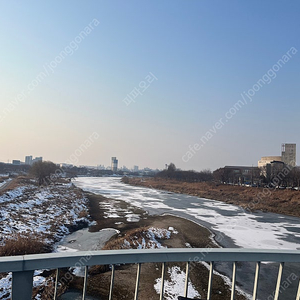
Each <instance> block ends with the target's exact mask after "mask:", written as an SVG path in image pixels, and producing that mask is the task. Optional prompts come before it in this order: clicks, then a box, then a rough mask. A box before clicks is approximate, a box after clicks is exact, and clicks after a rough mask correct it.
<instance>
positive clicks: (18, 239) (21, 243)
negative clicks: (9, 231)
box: [0, 234, 51, 256]
mask: <svg viewBox="0 0 300 300" xmlns="http://www.w3.org/2000/svg"><path fill="white" fill-rule="evenodd" d="M50 250H51V249H50V247H49V246H48V245H46V244H44V243H43V242H41V241H39V240H38V238H36V237H31V236H21V235H20V234H16V235H15V236H14V238H12V239H9V240H7V241H6V243H5V245H4V246H1V247H0V256H14V255H25V254H38V253H46V252H49V251H50Z"/></svg>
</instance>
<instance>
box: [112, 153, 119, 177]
mask: <svg viewBox="0 0 300 300" xmlns="http://www.w3.org/2000/svg"><path fill="white" fill-rule="evenodd" d="M111 170H112V171H113V172H114V173H116V172H117V171H118V160H117V158H116V157H112V158H111Z"/></svg>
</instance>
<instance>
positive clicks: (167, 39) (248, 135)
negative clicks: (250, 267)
mask: <svg viewBox="0 0 300 300" xmlns="http://www.w3.org/2000/svg"><path fill="white" fill-rule="evenodd" d="M116 7H117V8H118V9H116ZM0 8H1V12H2V17H1V19H0V25H1V28H2V29H1V30H0V35H1V38H2V41H3V43H2V47H1V49H0V54H1V55H0V66H1V70H2V72H1V74H0V84H1V88H0V99H1V102H0V126H1V129H2V130H1V131H0V138H1V142H2V143H1V146H2V147H1V151H0V161H3V162H7V160H8V159H9V160H11V161H12V160H18V159H19V160H20V159H21V160H23V159H24V153H25V154H26V153H29V154H30V153H33V154H35V153H37V154H39V153H40V154H41V156H43V158H44V160H50V161H53V162H58V163H68V162H70V163H72V164H74V165H98V164H105V165H107V166H108V165H110V160H111V157H112V155H115V156H116V157H117V158H118V160H119V161H120V162H122V163H121V164H122V165H125V166H130V167H131V166H132V167H133V166H134V165H138V166H139V167H140V168H144V167H149V168H152V169H156V168H158V169H163V168H164V166H165V164H166V163H167V164H169V163H171V162H173V163H174V164H175V165H176V167H178V168H181V169H183V170H190V169H194V170H196V171H200V170H203V169H207V168H209V169H211V170H212V171H213V170H215V169H217V168H219V167H223V166H225V165H248V166H251V165H257V162H258V160H259V159H260V158H261V157H264V156H268V155H270V156H271V155H274V156H276V155H279V154H280V153H281V149H280V145H281V143H295V144H298V145H299V144H300V137H299V134H298V129H299V127H300V126H299V125H300V120H299V118H298V111H299V108H300V101H298V98H299V85H298V81H299V74H300V72H299V62H300V53H299V51H298V50H299V49H300V41H299V38H298V37H299V31H300V29H299V28H300V27H299V25H300V20H299V17H298V11H299V9H300V3H299V2H297V1H289V2H288V3H284V4H283V3H282V2H279V1H278V2H274V1H270V0H268V1H264V2H263V3H262V2H260V1H258V0H255V1H252V2H251V3H247V2H239V1H232V2H230V3H224V2H222V1H216V2H214V3H211V2H209V1H201V2H196V1H195V2H183V1H176V2H173V1H164V2H159V1H153V2H147V3H146V2H139V1H132V2H130V3H125V2H123V1H114V2H109V1H102V2H98V1H91V2H89V5H86V4H85V3H83V2H80V1H72V2H71V1H65V2H63V3H60V2H52V3H46V2H45V3H42V2H38V1H29V2H27V3H22V2H21V1H11V2H1V4H0ZM30 155H31V154H30ZM299 155H300V154H299V153H298V154H297V157H296V160H297V162H298V164H299V161H300V156H299Z"/></svg>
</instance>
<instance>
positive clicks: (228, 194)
mask: <svg viewBox="0 0 300 300" xmlns="http://www.w3.org/2000/svg"><path fill="white" fill-rule="evenodd" d="M122 182H124V183H126V184H130V185H133V186H141V187H148V188H153V189H159V190H165V191H169V192H173V193H179V194H187V195H191V196H197V197H200V198H206V199H212V200H218V201H222V202H225V203H228V204H234V205H238V206H240V207H242V208H244V209H245V210H247V211H256V210H260V211H263V212H272V213H277V214H284V215H288V216H294V217H300V192H299V191H295V190H277V189H275V190H274V189H269V188H258V187H255V188H254V187H243V186H232V185H225V184H216V183H213V182H195V183H191V182H182V181H177V180H168V179H162V178H139V177H124V178H123V179H122Z"/></svg>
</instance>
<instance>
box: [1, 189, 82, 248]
mask: <svg viewBox="0 0 300 300" xmlns="http://www.w3.org/2000/svg"><path fill="white" fill-rule="evenodd" d="M86 201H87V199H86V198H85V197H84V196H83V195H82V194H81V193H80V192H79V191H78V189H77V188H72V187H71V185H70V184H65V185H55V186H47V187H41V188H40V187H37V186H35V185H28V186H21V187H18V188H16V189H14V190H11V191H8V192H6V193H4V194H2V195H1V196H0V243H1V244H2V245H3V244H5V241H6V240H8V239H11V238H14V237H15V234H20V235H25V236H28V235H29V236H35V237H40V238H41V241H44V242H46V243H48V244H50V245H51V244H53V243H54V242H55V241H57V240H59V239H61V238H62V237H63V236H64V235H66V234H68V233H69V229H68V226H70V225H76V224H78V223H80V222H86V223H88V220H87V218H86V216H85V213H86V211H87V206H86Z"/></svg>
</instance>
